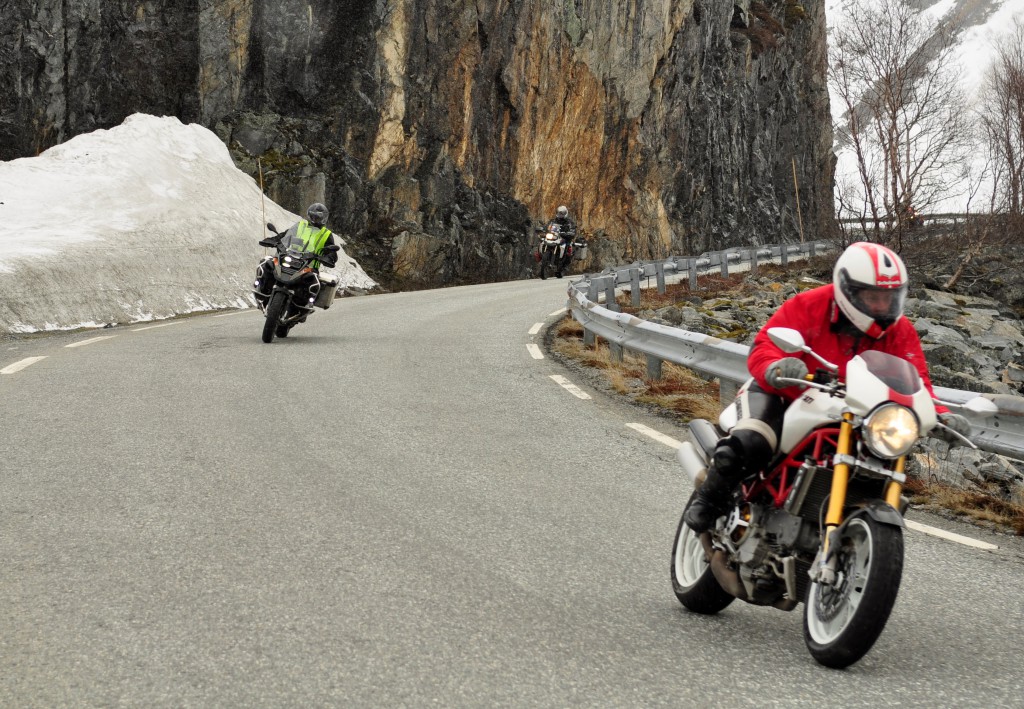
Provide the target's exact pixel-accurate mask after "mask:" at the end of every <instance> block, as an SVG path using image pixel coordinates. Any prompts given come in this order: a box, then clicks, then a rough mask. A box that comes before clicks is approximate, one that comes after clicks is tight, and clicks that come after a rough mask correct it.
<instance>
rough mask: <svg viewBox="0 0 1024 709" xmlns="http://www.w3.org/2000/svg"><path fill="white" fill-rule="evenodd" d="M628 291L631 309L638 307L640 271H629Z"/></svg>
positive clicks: (633, 269)
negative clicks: (631, 303)
mask: <svg viewBox="0 0 1024 709" xmlns="http://www.w3.org/2000/svg"><path fill="white" fill-rule="evenodd" d="M629 290H630V295H631V297H632V299H633V300H632V302H633V307H634V308H639V307H640V269H639V268H631V269H629Z"/></svg>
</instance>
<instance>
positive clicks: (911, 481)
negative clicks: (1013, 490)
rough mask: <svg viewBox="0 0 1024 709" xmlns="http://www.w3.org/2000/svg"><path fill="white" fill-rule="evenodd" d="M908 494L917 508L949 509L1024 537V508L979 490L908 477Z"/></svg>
mask: <svg viewBox="0 0 1024 709" xmlns="http://www.w3.org/2000/svg"><path fill="white" fill-rule="evenodd" d="M905 489H906V492H907V495H908V497H909V498H910V501H911V502H912V503H913V504H915V505H922V506H924V507H935V508H940V509H943V510H949V511H950V512H953V513H955V514H957V515H962V516H964V517H967V518H968V519H971V520H973V521H975V522H985V523H988V524H990V525H992V526H995V527H997V528H1000V529H1004V530H1006V529H1010V530H1013V532H1014V533H1015V534H1017V535H1018V536H1024V505H1018V504H1015V503H1013V502H1009V501H1007V500H1004V499H1002V498H1000V497H997V496H995V495H989V494H987V493H984V492H979V491H976V490H962V489H960V488H956V487H953V486H951V485H944V484H943V483H939V482H930V481H927V480H922V479H921V478H909V477H908V478H907V484H906V488H905Z"/></svg>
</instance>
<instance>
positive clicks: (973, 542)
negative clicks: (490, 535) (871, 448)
mask: <svg viewBox="0 0 1024 709" xmlns="http://www.w3.org/2000/svg"><path fill="white" fill-rule="evenodd" d="M626 428H631V429H633V430H634V431H637V432H639V433H642V434H644V435H645V436H648V437H650V438H653V439H654V440H656V441H658V442H659V443H663V444H665V445H666V446H668V447H670V448H679V446H681V445H682V443H680V442H679V441H677V440H676V439H674V438H671V437H669V436H666V435H665V434H663V433H659V432H657V431H655V430H654V429H653V428H648V427H647V426H644V425H643V424H642V423H627V424H626ZM903 521H904V522H905V523H906V525H907V529H912V530H914V531H915V532H921V533H922V534H929V535H931V536H933V537H939V538H940V539H945V540H947V541H950V542H956V543H957V544H963V545H964V546H969V547H974V548H975V549H984V550H986V551H993V550H995V549H998V548H999V547H998V545H996V544H989V543H988V542H983V541H980V540H978V539H971V538H970V537H965V536H964V535H962V534H956V533H955V532H947V531H946V530H944V529H939V528H937V527H930V526H928V525H927V524H921V523H920V522H914V521H912V520H909V519H907V520H903Z"/></svg>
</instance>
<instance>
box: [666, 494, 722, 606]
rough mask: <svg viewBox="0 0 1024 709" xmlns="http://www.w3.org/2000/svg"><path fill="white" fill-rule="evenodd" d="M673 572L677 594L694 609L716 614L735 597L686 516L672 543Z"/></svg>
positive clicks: (680, 520)
mask: <svg viewBox="0 0 1024 709" xmlns="http://www.w3.org/2000/svg"><path fill="white" fill-rule="evenodd" d="M694 494H696V493H694ZM691 499H692V498H691ZM670 573H671V575H672V590H673V591H674V592H675V594H676V598H677V599H679V602H680V603H682V604H683V605H684V606H686V607H687V608H688V609H690V610H691V611H693V612H694V613H704V614H706V615H714V614H715V613H717V612H718V611H720V610H722V609H723V608H725V607H726V606H727V605H729V604H730V603H732V602H733V601H734V600H735V598H734V597H733V596H731V595H730V594H729V593H727V592H726V591H725V589H723V588H722V587H721V585H720V584H719V583H718V579H716V578H715V575H714V573H713V572H712V571H711V564H710V563H709V560H708V557H707V555H706V554H705V553H704V545H703V544H701V541H700V535H699V534H697V533H695V532H694V531H693V530H692V529H690V527H689V525H687V524H686V522H684V521H683V519H682V517H680V518H679V527H678V528H677V529H676V538H675V541H674V542H673V543H672V566H671V567H670Z"/></svg>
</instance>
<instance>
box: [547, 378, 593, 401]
mask: <svg viewBox="0 0 1024 709" xmlns="http://www.w3.org/2000/svg"><path fill="white" fill-rule="evenodd" d="M551 378H552V379H554V380H555V382H556V383H557V384H558V385H559V386H560V387H562V388H563V389H565V390H566V391H568V392H569V393H570V394H572V395H573V396H575V397H576V398H577V399H589V398H590V394H588V393H587V392H585V391H583V390H582V389H580V388H579V387H578V386H576V385H575V384H573V383H572V382H570V381H569V380H568V379H566V378H565V377H563V376H561V375H559V374H552V375H551Z"/></svg>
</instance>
